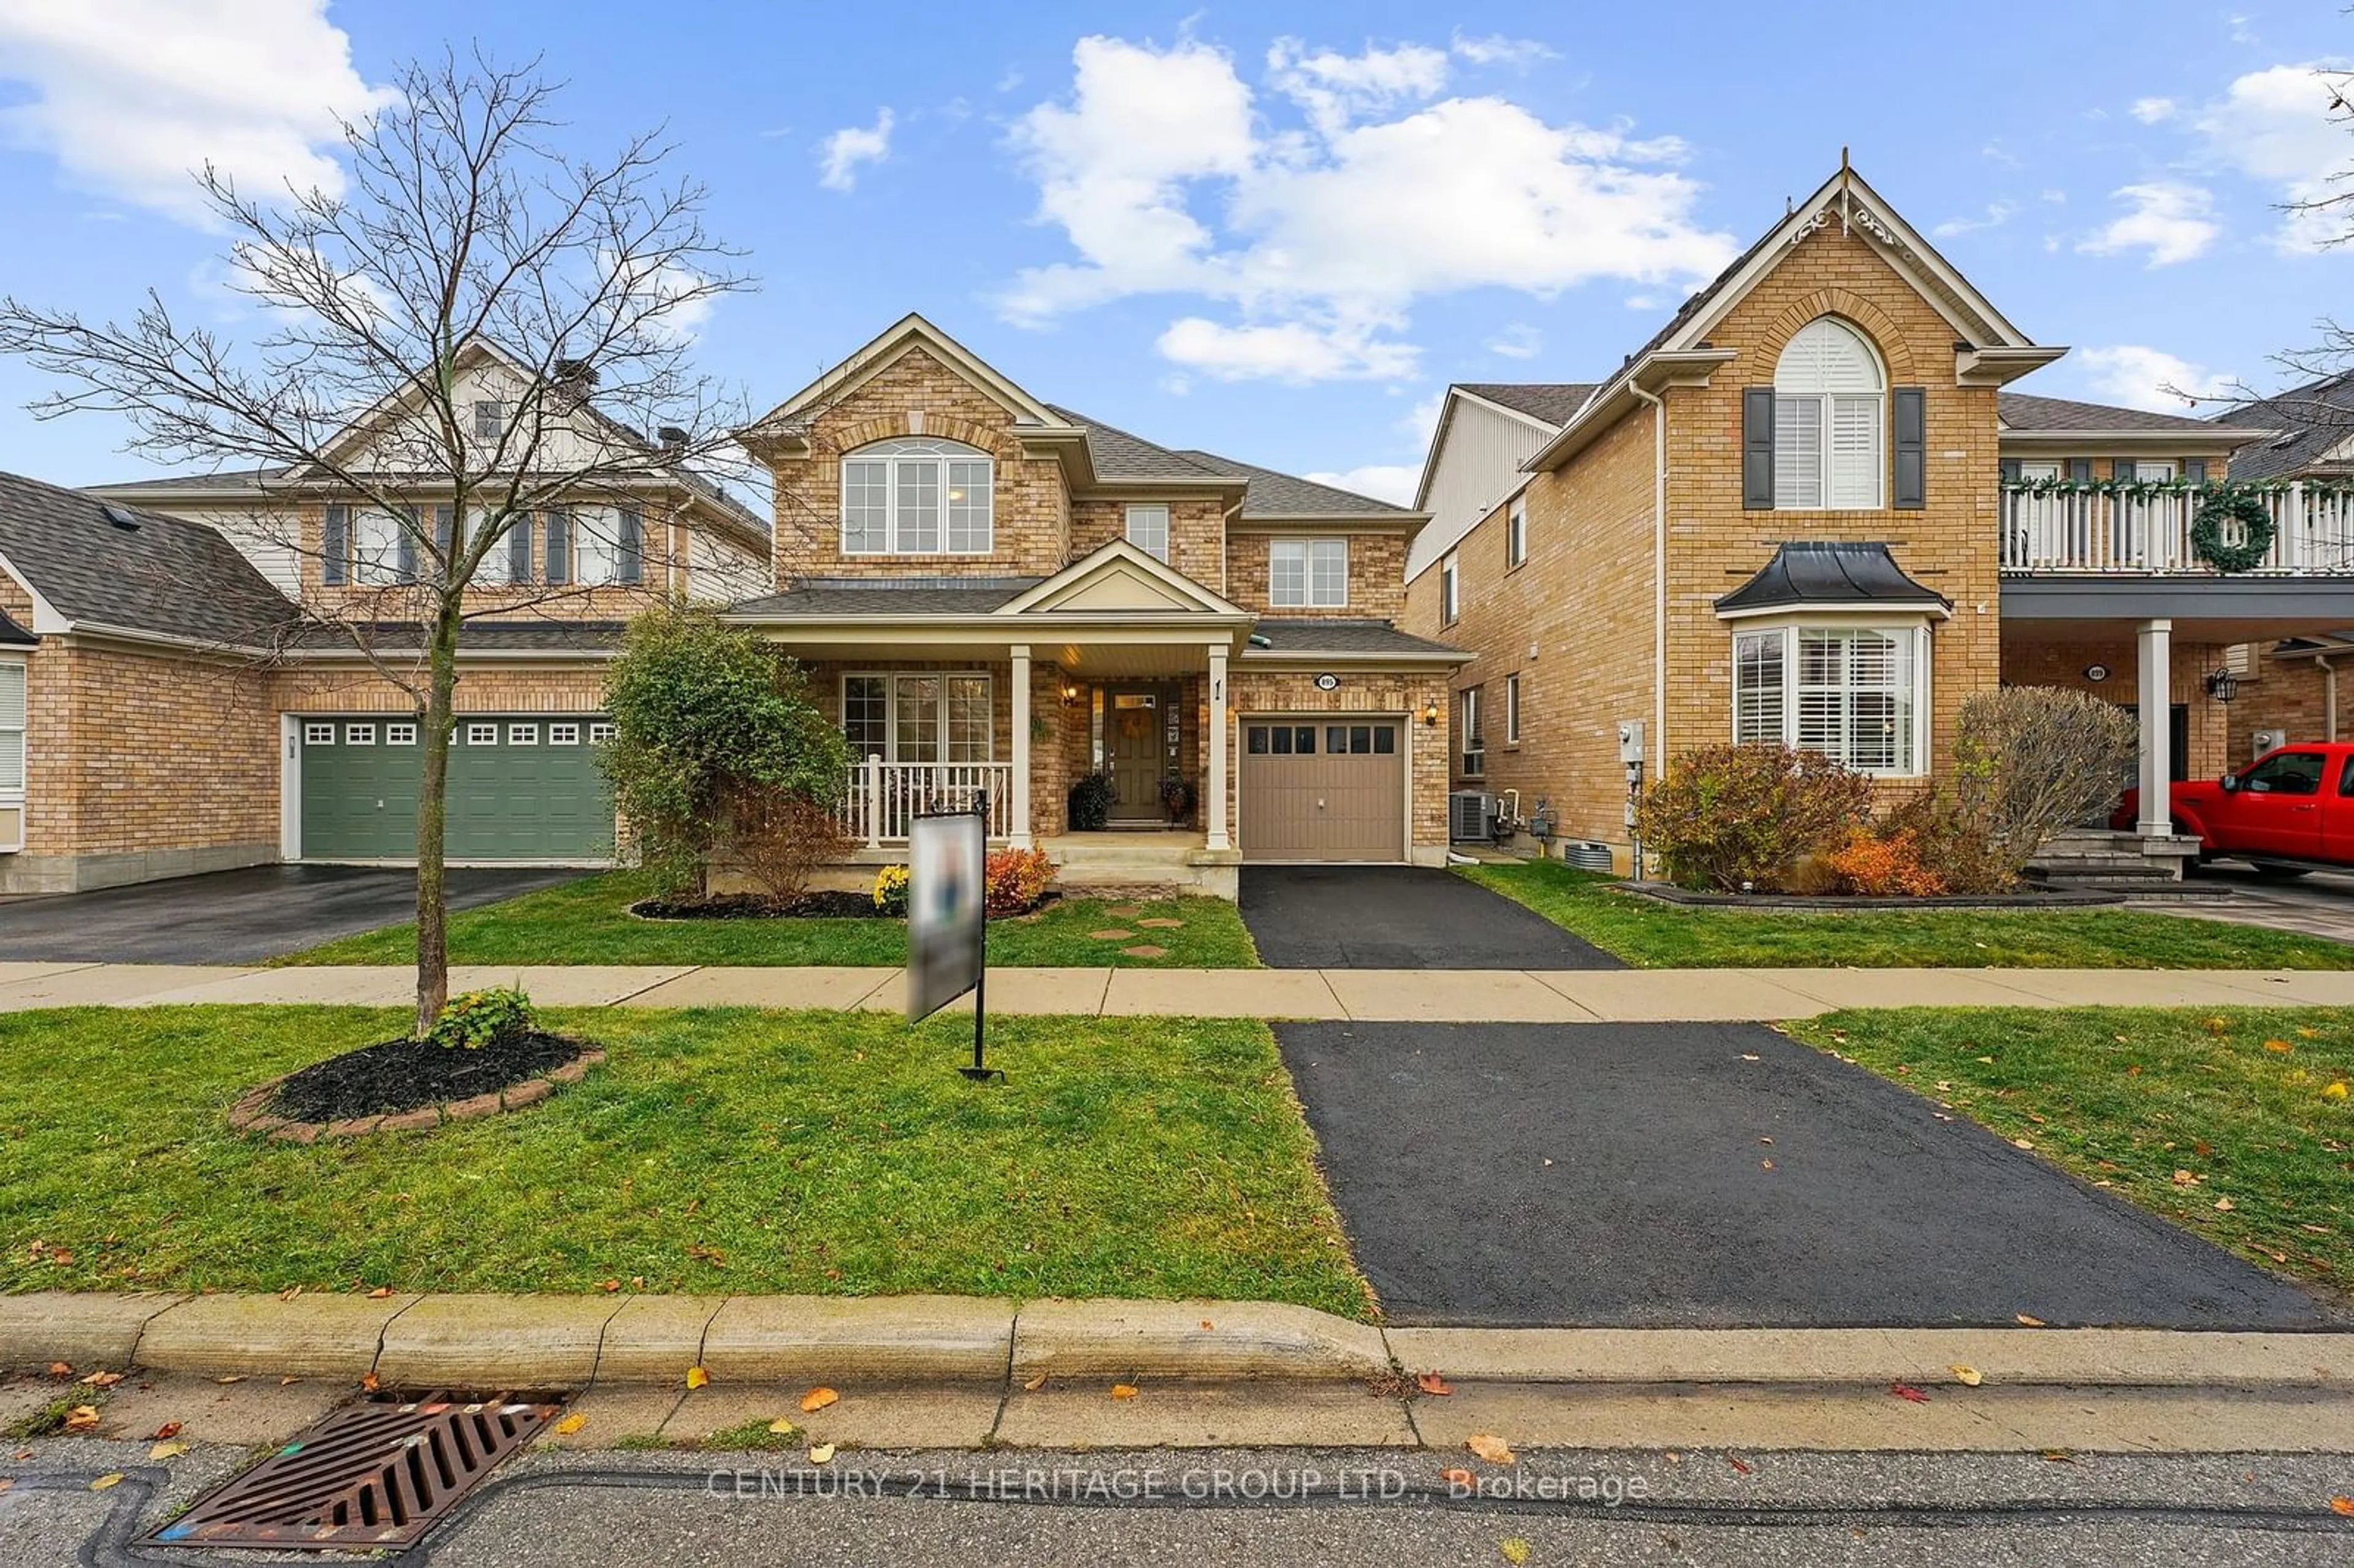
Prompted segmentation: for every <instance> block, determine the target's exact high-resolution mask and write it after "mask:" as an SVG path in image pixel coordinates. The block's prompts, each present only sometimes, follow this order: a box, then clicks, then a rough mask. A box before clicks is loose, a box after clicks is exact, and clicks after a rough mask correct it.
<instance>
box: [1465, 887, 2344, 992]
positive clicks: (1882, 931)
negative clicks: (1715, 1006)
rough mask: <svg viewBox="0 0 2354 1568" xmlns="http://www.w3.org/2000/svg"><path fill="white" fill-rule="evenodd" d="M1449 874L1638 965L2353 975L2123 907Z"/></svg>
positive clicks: (2273, 946)
mask: <svg viewBox="0 0 2354 1568" xmlns="http://www.w3.org/2000/svg"><path fill="white" fill-rule="evenodd" d="M1460 870H1461V874H1463V875H1465V876H1468V877H1469V878H1470V879H1471V880H1472V881H1474V882H1476V883H1478V884H1479V885H1480V886H1482V887H1485V888H1488V889H1490V891H1492V892H1496V893H1500V894H1502V895H1504V896H1505V897H1507V898H1510V899H1512V900H1514V901H1516V902H1518V903H1521V904H1525V905H1526V906H1529V907H1530V908H1531V909H1533V910H1535V911H1536V912H1537V913H1538V914H1540V915H1542V916H1544V917H1545V918H1546V919H1548V920H1551V921H1552V922H1553V924H1554V925H1556V926H1559V927H1562V928H1563V929H1564V930H1566V931H1570V932H1572V933H1574V934H1575V935H1577V936H1580V937H1583V938H1585V939H1586V940H1587V941H1589V942H1591V943H1593V944H1594V945H1595V946H1596V947H1597V948H1602V949H1603V950H1604V951H1605V952H1609V953H1615V954H1617V956H1618V957H1620V958H1622V959H1626V960H1627V961H1628V963H1630V964H1633V965H1634V966H1636V967H1637V968H1638V969H1839V968H1851V969H1978V968H1996V969H2354V945H2349V944H2348V943H2344V942H2332V941H2327V940H2325V939H2324V938H2319V937H2305V936H2299V935H2296V934H2295V933H2292V932H2287V931H2270V930H2266V929H2264V927H2259V926H2234V925H2227V924H2225V923H2224V922H2222V921H2221V920H2196V919H2187V918H2184V917H2183V916H2175V915H2152V914H2149V913H2147V912H2145V911H2142V910H2135V909H1930V910H1924V911H1922V912H1921V913H1919V914H1917V915H1915V914H1908V913H1905V912H1903V911H1901V910H1873V909H1857V910H1852V911H1850V910H1839V911H1827V912H1825V913H1822V914H1813V913H1808V912H1806V911H1802V910H1789V909H1724V908H1713V909H1712V908H1707V907H1697V908H1695V907H1690V906H1680V905H1673V904H1661V903H1659V902H1658V901H1656V900H1654V899H1649V898H1644V897H1641V896H1639V895H1635V894H1628V893H1619V892H1616V891H1614V890H1613V889H1612V887H1611V882H1612V880H1613V879H1612V878H1610V877H1608V876H1605V875H1603V874H1600V873H1598V872H1586V871H1577V870H1575V869H1573V868H1571V867H1569V866H1565V865H1563V864H1561V863H1558V862H1553V861H1522V862H1517V863H1512V864H1509V865H1501V864H1498V865H1472V866H1464V867H1462V868H1460Z"/></svg>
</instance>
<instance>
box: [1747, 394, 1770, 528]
mask: <svg viewBox="0 0 2354 1568" xmlns="http://www.w3.org/2000/svg"><path fill="white" fill-rule="evenodd" d="M1741 506H1742V510H1744V511H1745V512H1771V511H1772V510H1774V388H1772V387H1743V388H1742V389H1741Z"/></svg>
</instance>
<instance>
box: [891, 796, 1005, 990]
mask: <svg viewBox="0 0 2354 1568" xmlns="http://www.w3.org/2000/svg"><path fill="white" fill-rule="evenodd" d="M983 824H984V819H983V818H982V816H981V813H979V812H977V811H953V812H942V813H940V814H939V815H937V816H922V817H917V818H916V819H915V820H914V821H911V822H910V823H909V824H908V827H907V1022H910V1023H912V1022H915V1021H916V1020H917V1019H919V1018H927V1017H929V1016H930V1015H931V1014H933V1013H935V1012H938V1011H939V1010H940V1009H941V1008H943V1007H946V1006H947V1005H948V1004H949V1002H952V1001H955V1000H956V999H957V998H959V997H960V996H962V995H963V994H964V993H965V992H967V991H970V990H972V989H973V988H974V987H976V986H978V985H979V984H980V983H981V961H982V960H981V914H982V907H981V899H982V886H981V878H982V860H983V856H984V853H985V851H986V848H987V842H986V838H985V834H986V832H987V829H986V827H985V826H984V825H983Z"/></svg>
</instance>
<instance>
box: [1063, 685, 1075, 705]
mask: <svg viewBox="0 0 2354 1568" xmlns="http://www.w3.org/2000/svg"><path fill="white" fill-rule="evenodd" d="M1078 700H1079V689H1078V687H1076V686H1072V685H1066V686H1065V687H1064V688H1063V705H1064V706H1065V707H1069V706H1070V705H1072V704H1073V703H1076V702H1077V701H1078Z"/></svg>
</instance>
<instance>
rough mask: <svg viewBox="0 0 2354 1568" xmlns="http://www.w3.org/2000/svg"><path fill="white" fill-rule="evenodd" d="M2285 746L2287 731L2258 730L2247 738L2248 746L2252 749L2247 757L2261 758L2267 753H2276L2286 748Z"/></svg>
mask: <svg viewBox="0 0 2354 1568" xmlns="http://www.w3.org/2000/svg"><path fill="white" fill-rule="evenodd" d="M2287 744H2288V731H2286V730H2285V729H2260V730H2258V731H2256V733H2255V734H2253V735H2252V736H2249V737H2248V745H2249V746H2250V747H2252V748H2253V749H2252V750H2251V751H2250V752H2249V756H2250V758H2258V757H2262V756H2263V755H2264V753H2266V752H2268V751H2278V750H2279V749H2280V748H2281V747H2284V746H2286V745H2287Z"/></svg>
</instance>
